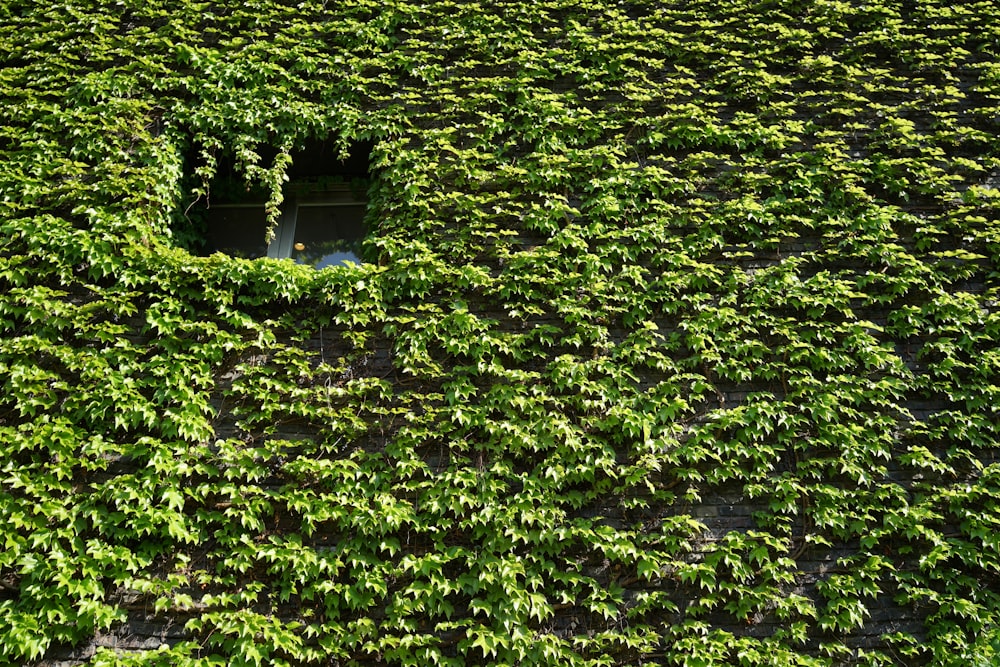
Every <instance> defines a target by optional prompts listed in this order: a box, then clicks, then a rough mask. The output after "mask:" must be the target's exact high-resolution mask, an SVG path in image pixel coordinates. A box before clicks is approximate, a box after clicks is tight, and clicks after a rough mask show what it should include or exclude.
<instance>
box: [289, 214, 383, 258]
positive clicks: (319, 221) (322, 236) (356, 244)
mask: <svg viewBox="0 0 1000 667" xmlns="http://www.w3.org/2000/svg"><path fill="white" fill-rule="evenodd" d="M365 208H366V206H365V204H363V203H351V204H331V205H326V206H299V209H298V212H297V215H296V218H295V241H294V243H293V246H292V258H293V259H294V260H295V261H296V262H298V263H299V264H308V265H309V266H313V267H315V268H317V269H321V268H323V267H324V266H334V265H337V264H346V263H347V262H355V263H358V264H360V263H361V259H360V255H361V240H362V239H363V238H364V237H365V234H366V231H367V230H365V223H364V219H365Z"/></svg>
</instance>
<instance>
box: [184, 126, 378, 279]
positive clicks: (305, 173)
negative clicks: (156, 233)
mask: <svg viewBox="0 0 1000 667" xmlns="http://www.w3.org/2000/svg"><path fill="white" fill-rule="evenodd" d="M370 150H371V148H370V146H366V145H359V146H356V147H355V148H354V149H353V150H352V151H351V154H350V157H349V158H348V159H347V160H345V161H338V160H337V159H336V158H335V157H334V155H333V152H332V147H327V146H325V145H324V144H319V145H314V146H312V147H308V148H307V149H306V150H305V151H302V152H300V153H297V154H293V155H292V167H291V169H290V170H289V180H290V182H289V184H288V186H286V188H285V193H284V195H285V200H284V203H283V204H282V207H281V213H280V216H279V218H278V223H277V226H276V227H275V233H274V238H273V239H272V240H271V242H270V243H269V244H267V243H265V232H266V229H267V221H266V216H265V213H264V203H265V197H264V196H263V195H262V194H261V193H258V192H246V188H245V187H244V186H243V185H242V182H241V179H240V178H239V177H237V176H235V175H234V174H233V173H232V168H231V167H227V166H225V165H223V166H222V167H220V169H219V172H220V175H219V177H217V178H216V182H214V183H213V185H212V190H211V191H212V193H213V194H212V195H211V203H210V204H208V205H205V206H203V207H202V208H201V210H200V215H201V218H202V220H203V222H204V228H205V238H204V243H203V246H204V249H205V251H206V252H207V253H208V254H211V253H213V252H216V251H219V252H224V253H227V254H230V255H235V256H239V257H248V258H253V257H275V258H291V259H294V260H295V261H296V262H298V263H299V264H307V265H309V266H312V267H315V268H317V269H319V268H323V267H326V266H335V265H338V264H344V263H347V262H355V263H360V262H361V242H362V240H363V239H364V237H365V236H366V234H367V233H368V230H367V228H366V226H365V213H366V212H367V191H368V185H369V178H368V176H369V175H368V155H369V154H370Z"/></svg>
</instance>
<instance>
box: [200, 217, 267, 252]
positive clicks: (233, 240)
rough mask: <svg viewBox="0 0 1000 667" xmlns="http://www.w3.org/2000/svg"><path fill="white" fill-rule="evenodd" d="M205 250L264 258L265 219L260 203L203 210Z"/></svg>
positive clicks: (265, 245) (265, 246) (265, 250)
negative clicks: (205, 235)
mask: <svg viewBox="0 0 1000 667" xmlns="http://www.w3.org/2000/svg"><path fill="white" fill-rule="evenodd" d="M205 217H206V223H207V226H208V249H209V252H215V251H219V252H224V253H226V254H227V255H233V256H235V257H247V258H253V257H264V256H266V255H267V244H266V243H264V232H265V231H266V230H267V224H266V223H267V220H266V217H265V215H264V207H263V206H214V207H212V208H208V209H205Z"/></svg>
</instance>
